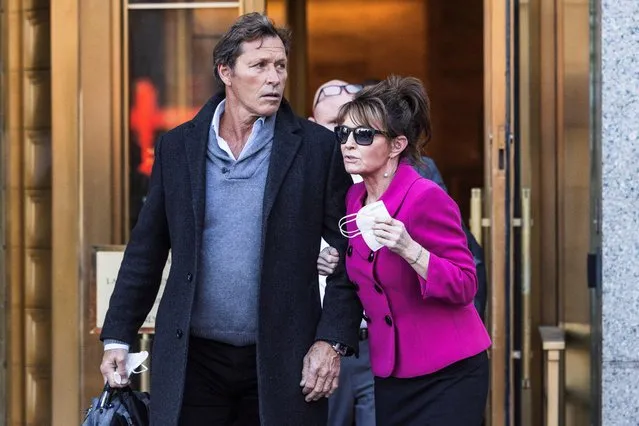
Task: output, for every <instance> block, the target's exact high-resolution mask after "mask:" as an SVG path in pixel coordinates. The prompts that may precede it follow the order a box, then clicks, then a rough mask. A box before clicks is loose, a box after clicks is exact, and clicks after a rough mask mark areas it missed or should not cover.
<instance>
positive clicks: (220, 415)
mask: <svg viewBox="0 0 639 426" xmlns="http://www.w3.org/2000/svg"><path fill="white" fill-rule="evenodd" d="M256 366H257V360H256V353H255V345H251V346H244V347H237V346H232V345H228V344H226V343H221V342H216V341H213V340H208V339H201V338H198V337H191V339H190V342H189V355H188V361H187V364H186V380H185V383H184V399H183V401H182V411H181V413H180V426H208V425H211V426H259V424H260V416H259V405H258V398H257V369H256Z"/></svg>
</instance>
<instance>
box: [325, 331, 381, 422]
mask: <svg viewBox="0 0 639 426" xmlns="http://www.w3.org/2000/svg"><path fill="white" fill-rule="evenodd" d="M369 352H370V351H369V348H368V340H361V341H360V342H359V357H358V358H355V357H354V356H349V357H346V358H342V362H341V367H340V371H339V386H338V387H337V390H336V391H335V393H334V394H333V395H331V397H330V398H329V399H328V423H327V426H352V425H353V424H355V425H357V426H375V389H374V387H375V385H374V382H373V372H372V371H371V361H370V354H369Z"/></svg>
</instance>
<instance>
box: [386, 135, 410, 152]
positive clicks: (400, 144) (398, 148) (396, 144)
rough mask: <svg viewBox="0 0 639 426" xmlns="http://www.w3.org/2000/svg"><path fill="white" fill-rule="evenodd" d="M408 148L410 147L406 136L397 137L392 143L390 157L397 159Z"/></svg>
mask: <svg viewBox="0 0 639 426" xmlns="http://www.w3.org/2000/svg"><path fill="white" fill-rule="evenodd" d="M407 146H408V139H406V136H404V135H400V136H397V137H396V138H393V140H392V141H391V153H390V157H391V158H395V157H397V156H399V155H400V154H401V153H402V152H404V150H405V149H406V147H407Z"/></svg>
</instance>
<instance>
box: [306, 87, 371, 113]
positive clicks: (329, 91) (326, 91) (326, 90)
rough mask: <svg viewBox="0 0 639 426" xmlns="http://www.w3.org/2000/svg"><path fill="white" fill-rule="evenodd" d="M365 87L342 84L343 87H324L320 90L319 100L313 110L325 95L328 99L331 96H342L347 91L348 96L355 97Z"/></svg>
mask: <svg viewBox="0 0 639 426" xmlns="http://www.w3.org/2000/svg"><path fill="white" fill-rule="evenodd" d="M363 87H364V86H362V85H361V84H342V85H330V86H324V87H322V90H320V92H319V95H317V100H316V101H315V104H314V105H313V108H315V107H316V106H317V104H318V103H319V101H320V100H322V99H323V98H322V95H324V98H327V97H329V96H337V95H340V94H341V93H342V91H345V92H346V93H348V94H351V95H354V94H355V93H357V92H359V91H360V90H362V88H363Z"/></svg>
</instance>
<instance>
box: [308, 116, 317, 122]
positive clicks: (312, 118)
mask: <svg viewBox="0 0 639 426" xmlns="http://www.w3.org/2000/svg"><path fill="white" fill-rule="evenodd" d="M308 121H312V122H313V123H317V121H315V118H314V117H308Z"/></svg>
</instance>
